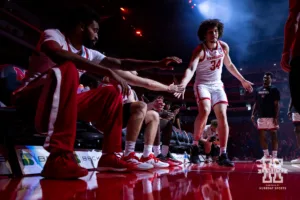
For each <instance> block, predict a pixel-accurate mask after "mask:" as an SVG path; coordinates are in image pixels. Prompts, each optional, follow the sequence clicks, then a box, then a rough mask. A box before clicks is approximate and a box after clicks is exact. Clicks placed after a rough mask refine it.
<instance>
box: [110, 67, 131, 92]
mask: <svg viewBox="0 0 300 200" xmlns="http://www.w3.org/2000/svg"><path fill="white" fill-rule="evenodd" d="M110 72H111V74H110V76H111V77H112V78H113V79H114V80H115V81H116V82H117V83H118V84H119V85H120V86H121V92H122V95H123V96H129V95H130V89H129V86H128V84H127V82H126V81H125V80H124V79H123V78H121V77H120V76H119V75H117V74H116V73H115V72H113V71H110Z"/></svg>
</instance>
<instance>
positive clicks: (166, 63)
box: [158, 56, 182, 70]
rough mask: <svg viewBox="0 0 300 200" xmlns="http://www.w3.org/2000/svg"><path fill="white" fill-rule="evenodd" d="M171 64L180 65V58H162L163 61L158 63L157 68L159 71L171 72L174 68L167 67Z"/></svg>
mask: <svg viewBox="0 0 300 200" xmlns="http://www.w3.org/2000/svg"><path fill="white" fill-rule="evenodd" d="M171 63H177V64H180V63H182V60H181V59H180V58H177V57H175V56H173V57H167V58H164V59H163V60H161V61H159V63H158V66H159V68H160V69H168V70H173V69H174V68H173V67H172V66H170V65H169V64H171Z"/></svg>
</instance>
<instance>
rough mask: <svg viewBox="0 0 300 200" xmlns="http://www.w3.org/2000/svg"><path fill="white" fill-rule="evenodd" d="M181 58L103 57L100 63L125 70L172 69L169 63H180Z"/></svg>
mask: <svg viewBox="0 0 300 200" xmlns="http://www.w3.org/2000/svg"><path fill="white" fill-rule="evenodd" d="M181 62H182V60H181V59H179V58H177V57H167V58H165V59H163V60H161V61H148V60H134V59H118V58H112V57H105V58H104V59H103V60H102V61H101V62H100V65H103V66H105V67H107V68H111V69H121V70H125V71H133V70H145V69H152V68H161V69H173V68H172V66H169V64H170V63H177V64H179V63H181Z"/></svg>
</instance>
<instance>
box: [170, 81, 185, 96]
mask: <svg viewBox="0 0 300 200" xmlns="http://www.w3.org/2000/svg"><path fill="white" fill-rule="evenodd" d="M179 87H180V88H182V89H183V91H182V92H175V93H174V94H173V95H174V97H176V98H177V99H179V98H180V97H182V99H184V93H185V88H186V85H183V84H180V85H179Z"/></svg>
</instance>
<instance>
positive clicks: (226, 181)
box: [224, 178, 229, 188]
mask: <svg viewBox="0 0 300 200" xmlns="http://www.w3.org/2000/svg"><path fill="white" fill-rule="evenodd" d="M224 184H225V188H229V183H228V179H227V178H226V179H225V180H224Z"/></svg>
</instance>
